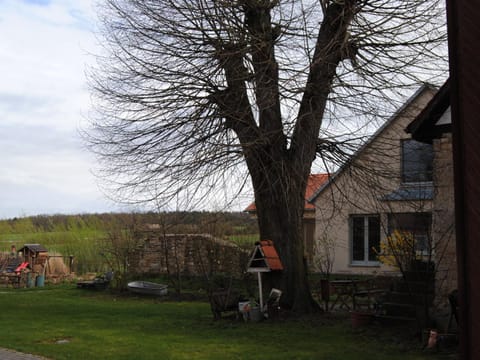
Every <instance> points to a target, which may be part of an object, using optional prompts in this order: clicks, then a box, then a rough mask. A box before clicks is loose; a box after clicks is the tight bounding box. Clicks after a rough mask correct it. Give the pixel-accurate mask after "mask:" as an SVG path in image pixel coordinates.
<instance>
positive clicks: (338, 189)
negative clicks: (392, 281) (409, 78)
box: [309, 85, 436, 275]
mask: <svg viewBox="0 0 480 360" xmlns="http://www.w3.org/2000/svg"><path fill="white" fill-rule="evenodd" d="M435 93H436V90H435V89H434V88H432V87H430V86H427V85H424V86H422V87H421V88H420V89H419V90H418V91H417V92H416V93H415V94H414V95H413V96H412V97H411V98H410V99H409V100H408V101H407V102H406V103H405V104H404V105H403V106H402V107H401V108H400V109H399V110H398V111H397V112H396V113H395V114H394V115H393V116H392V117H391V118H390V119H389V120H388V121H387V122H386V123H385V124H384V125H383V126H382V127H381V128H380V129H378V131H377V132H376V133H375V134H374V135H373V136H372V137H371V138H370V140H369V141H368V142H367V143H365V144H364V145H363V146H362V147H361V148H360V149H359V150H358V151H357V152H356V153H355V154H354V155H353V157H352V158H351V159H350V161H348V162H347V163H346V164H345V165H344V166H343V167H342V168H340V169H339V170H338V171H337V172H336V173H335V174H334V175H333V176H331V178H330V180H329V181H328V182H327V183H325V184H324V185H323V186H322V187H320V189H318V190H317V191H316V192H315V193H314V194H313V196H312V197H311V198H310V199H309V200H310V201H311V202H312V203H313V204H314V205H315V211H316V224H315V227H316V232H315V239H316V242H317V243H318V244H319V246H317V248H318V249H320V250H321V251H325V246H321V243H326V244H330V245H329V246H330V247H331V248H330V249H327V250H326V251H329V252H330V257H333V263H332V269H331V272H333V273H343V274H352V275H354V274H389V273H390V274H391V273H397V270H396V269H395V268H393V267H391V266H388V265H386V264H384V263H382V262H380V258H379V252H380V249H381V246H380V245H381V243H385V242H386V241H387V237H388V236H390V235H391V234H395V230H398V231H400V232H408V233H411V234H413V236H414V238H415V250H416V253H417V254H421V255H423V256H427V257H428V256H430V255H431V254H432V249H431V245H432V242H431V241H430V240H431V228H432V221H433V217H432V212H433V205H434V200H433V199H434V193H435V187H434V182H433V180H434V179H433V159H434V151H433V146H432V144H430V143H425V142H420V141H417V140H415V139H412V136H411V135H410V134H409V133H407V132H406V131H405V128H406V127H407V126H408V125H409V124H410V123H411V122H412V121H413V120H414V119H416V118H417V116H418V115H419V114H420V113H421V112H422V110H423V109H424V108H425V107H426V106H427V104H428V103H429V102H430V100H431V99H432V97H433V96H434V94H435ZM315 256H316V257H318V258H319V259H321V258H324V256H323V254H321V253H320V254H316V255H315Z"/></svg>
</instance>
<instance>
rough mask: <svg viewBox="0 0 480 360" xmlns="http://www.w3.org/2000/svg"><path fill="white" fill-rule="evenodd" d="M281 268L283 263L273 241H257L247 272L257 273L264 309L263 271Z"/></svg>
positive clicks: (261, 307)
mask: <svg viewBox="0 0 480 360" xmlns="http://www.w3.org/2000/svg"><path fill="white" fill-rule="evenodd" d="M280 270H283V265H282V262H281V261H280V257H279V256H278V253H277V250H275V247H274V246H273V241H271V240H262V241H259V242H257V243H255V249H254V250H253V253H252V256H251V258H250V261H249V262H248V268H247V272H251V273H257V277H258V293H259V301H260V309H262V311H263V309H264V308H263V290H262V273H264V272H270V271H280Z"/></svg>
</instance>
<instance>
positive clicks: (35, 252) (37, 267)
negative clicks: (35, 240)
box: [18, 244, 48, 273]
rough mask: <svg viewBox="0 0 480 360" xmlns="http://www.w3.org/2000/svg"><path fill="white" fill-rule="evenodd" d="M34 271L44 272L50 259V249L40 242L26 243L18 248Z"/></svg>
mask: <svg viewBox="0 0 480 360" xmlns="http://www.w3.org/2000/svg"><path fill="white" fill-rule="evenodd" d="M18 254H19V255H20V256H21V257H23V259H24V261H26V262H28V263H29V264H30V268H31V269H32V271H33V272H36V273H43V272H44V269H45V266H46V264H47V261H48V250H47V249H46V248H45V247H43V246H42V245H40V244H25V245H23V247H22V248H21V249H20V250H18Z"/></svg>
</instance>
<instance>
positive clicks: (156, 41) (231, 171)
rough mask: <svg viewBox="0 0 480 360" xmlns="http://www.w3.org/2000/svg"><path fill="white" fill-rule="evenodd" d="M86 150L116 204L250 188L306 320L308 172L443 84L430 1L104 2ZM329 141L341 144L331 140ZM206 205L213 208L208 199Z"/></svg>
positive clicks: (290, 299) (437, 24) (284, 282)
mask: <svg viewBox="0 0 480 360" xmlns="http://www.w3.org/2000/svg"><path fill="white" fill-rule="evenodd" d="M103 4H104V6H102V7H101V8H100V9H99V14H100V17H101V19H102V22H103V28H102V31H103V32H102V36H103V39H102V45H104V48H105V53H104V54H102V55H101V56H99V57H98V67H97V68H96V69H95V70H94V71H93V73H92V74H91V80H92V81H91V83H92V88H93V91H94V94H95V95H96V99H97V101H96V105H97V110H98V112H97V115H98V116H97V117H95V118H94V119H93V121H92V128H91V131H90V132H89V137H88V141H89V143H90V145H91V147H92V149H93V151H95V152H96V154H97V155H98V156H99V160H100V162H101V163H100V164H101V166H102V175H103V176H105V179H107V180H108V181H109V184H110V185H111V186H112V188H111V189H113V190H114V191H115V193H114V195H115V196H116V198H117V199H119V200H125V201H143V202H146V201H155V202H157V203H158V202H161V203H167V202H168V201H170V200H171V199H173V198H176V199H179V198H180V199H183V200H185V203H188V205H190V206H194V205H198V204H204V203H205V201H206V199H212V198H215V196H218V194H219V192H221V191H222V190H223V194H222V195H224V196H225V197H230V198H232V197H235V196H236V194H238V193H239V192H240V191H241V190H242V189H243V187H244V186H245V185H246V183H247V181H248V177H249V178H250V180H251V184H252V187H253V190H254V194H255V203H256V208H257V214H258V224H259V231H260V237H261V238H263V239H272V240H273V241H274V242H275V245H276V247H277V250H278V251H279V253H280V257H281V259H282V262H283V264H284V267H285V271H284V272H283V276H282V277H281V279H279V282H278V284H275V286H276V287H279V288H281V289H282V290H283V291H284V295H283V296H282V301H283V302H284V304H283V305H284V306H287V307H290V308H292V309H293V310H296V311H310V310H311V309H312V307H313V306H314V305H313V301H312V299H311V296H310V291H309V288H308V282H307V269H306V265H305V261H304V248H303V236H302V234H303V230H302V215H303V208H304V194H305V188H306V182H307V177H308V175H309V173H310V171H311V166H312V163H313V161H314V160H315V159H316V158H317V159H318V160H319V161H320V162H321V161H325V162H329V161H331V160H335V159H336V157H337V155H336V154H337V152H338V151H343V150H341V148H342V146H341V145H342V144H345V142H344V141H345V139H350V140H352V138H356V139H358V138H359V137H361V136H362V132H360V133H357V131H362V130H364V129H365V128H364V127H365V126H366V124H368V122H369V121H371V120H374V119H378V118H377V116H381V115H383V114H386V113H390V112H391V111H392V109H393V107H394V106H393V105H395V104H398V103H396V100H400V101H402V100H403V99H404V98H403V97H402V96H401V95H402V94H404V91H405V90H408V89H411V88H412V86H414V85H415V86H416V85H417V83H418V82H419V81H427V80H433V81H435V80H438V78H439V77H441V76H442V74H444V71H445V69H446V63H445V54H446V52H445V51H444V46H445V43H444V41H445V29H444V22H445V20H444V14H443V9H442V7H441V4H442V3H441V2H440V1H436V0H398V1H390V0H322V1H313V0H304V1H293V0H286V1H278V0H225V1H216V0H165V1H153V0H105V1H104V2H103ZM334 133H335V134H337V135H338V134H341V135H343V136H341V137H340V140H339V138H335V137H334ZM212 194H213V195H212Z"/></svg>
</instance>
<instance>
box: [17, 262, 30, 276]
mask: <svg viewBox="0 0 480 360" xmlns="http://www.w3.org/2000/svg"><path fill="white" fill-rule="evenodd" d="M27 266H28V262H26V261H25V262H23V263H21V264H20V265H18V266H17V268H16V269H15V272H16V273H17V274H18V273H20V272H21V271H22V270H24V269H26V268H27Z"/></svg>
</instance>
